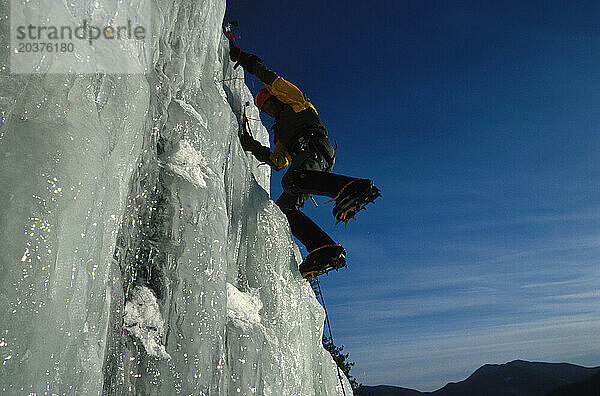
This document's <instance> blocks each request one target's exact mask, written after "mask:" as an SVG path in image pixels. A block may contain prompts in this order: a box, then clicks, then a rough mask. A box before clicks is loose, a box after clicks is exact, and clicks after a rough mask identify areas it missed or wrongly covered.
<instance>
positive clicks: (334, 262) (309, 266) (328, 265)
mask: <svg viewBox="0 0 600 396" xmlns="http://www.w3.org/2000/svg"><path fill="white" fill-rule="evenodd" d="M345 266H346V251H345V250H344V248H343V247H342V246H341V245H339V244H336V245H328V246H323V247H320V248H318V249H315V250H313V251H312V252H311V253H310V254H309V255H308V256H307V257H306V259H305V260H304V261H303V262H302V264H300V268H299V270H300V274H301V275H302V277H303V278H304V279H307V280H310V279H312V278H316V277H318V276H319V275H323V274H326V273H328V272H330V271H333V270H338V269H340V268H343V267H345Z"/></svg>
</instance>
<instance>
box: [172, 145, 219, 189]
mask: <svg viewBox="0 0 600 396" xmlns="http://www.w3.org/2000/svg"><path fill="white" fill-rule="evenodd" d="M161 165H162V166H164V167H165V168H166V169H167V170H169V171H171V172H173V173H174V174H176V175H178V176H180V177H182V178H184V179H185V180H187V181H188V182H190V183H192V184H193V185H195V186H196V187H200V188H206V179H210V178H211V176H212V177H213V178H215V177H216V175H215V174H214V172H213V171H212V170H211V169H210V168H209V167H208V161H207V160H206V159H205V158H204V157H203V156H202V154H200V152H199V151H197V150H196V149H194V147H192V145H191V143H190V142H188V141H187V140H180V141H179V142H178V143H177V144H176V146H175V150H174V152H173V153H171V154H169V155H167V156H165V157H163V158H162V163H161Z"/></svg>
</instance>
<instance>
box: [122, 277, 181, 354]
mask: <svg viewBox="0 0 600 396" xmlns="http://www.w3.org/2000/svg"><path fill="white" fill-rule="evenodd" d="M123 321H124V325H125V329H127V331H128V332H129V334H131V335H132V336H133V337H135V338H137V339H138V340H140V341H141V342H142V344H143V345H144V348H145V349H146V352H147V353H148V355H150V356H153V357H155V358H157V359H170V358H171V356H169V354H168V353H167V351H166V350H165V347H164V345H162V344H161V340H162V338H163V336H164V326H165V321H164V320H163V318H162V316H161V314H160V308H159V307H158V303H157V302H156V297H155V296H154V293H152V290H150V289H148V288H147V287H146V286H136V287H135V288H134V289H133V290H132V292H131V300H129V301H127V303H126V304H125V316H124V317H123Z"/></svg>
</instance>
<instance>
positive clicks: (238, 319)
mask: <svg viewBox="0 0 600 396" xmlns="http://www.w3.org/2000/svg"><path fill="white" fill-rule="evenodd" d="M261 309H262V302H261V301H260V299H259V298H258V296H253V295H251V294H248V293H243V292H241V291H239V290H238V289H237V288H236V287H235V286H233V285H232V284H231V283H227V318H228V319H229V320H231V321H232V322H233V324H234V325H236V326H238V327H240V328H241V329H242V330H244V331H249V330H250V329H251V328H252V327H253V326H256V325H259V324H260V314H259V311H260V310H261Z"/></svg>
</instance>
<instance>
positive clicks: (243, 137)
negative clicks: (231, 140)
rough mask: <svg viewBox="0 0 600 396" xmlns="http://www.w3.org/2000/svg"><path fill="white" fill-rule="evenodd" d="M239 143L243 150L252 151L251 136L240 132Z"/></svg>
mask: <svg viewBox="0 0 600 396" xmlns="http://www.w3.org/2000/svg"><path fill="white" fill-rule="evenodd" d="M240 143H241V144H242V148H243V149H244V151H252V146H254V139H252V136H250V135H248V134H245V133H242V134H240Z"/></svg>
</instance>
